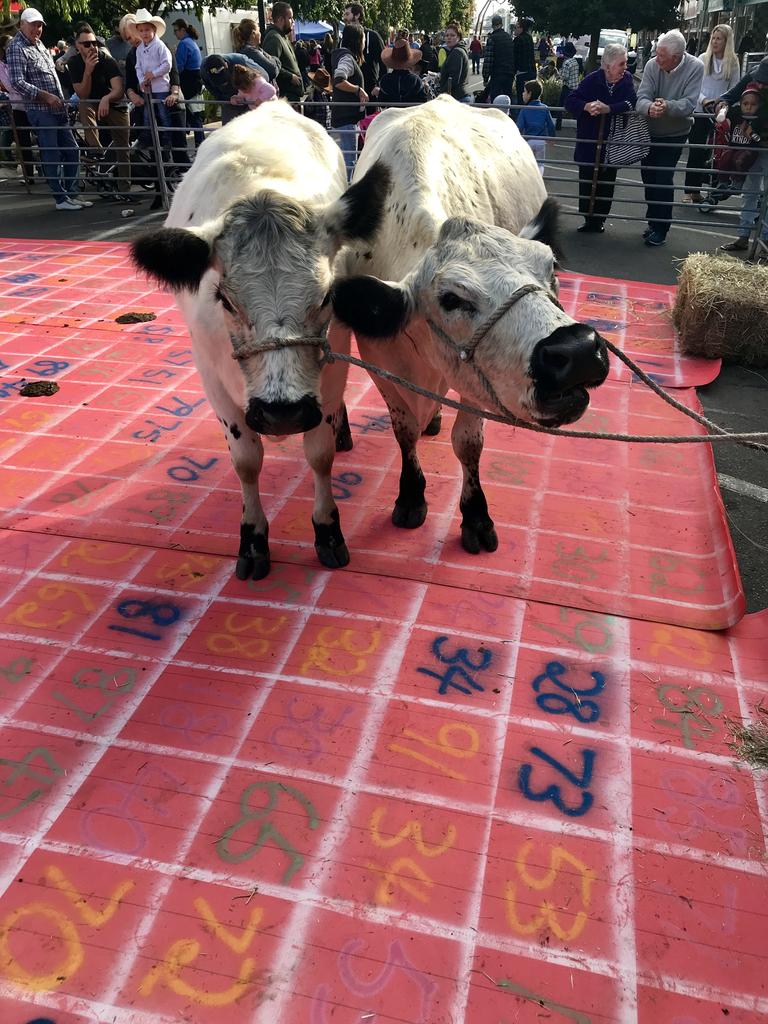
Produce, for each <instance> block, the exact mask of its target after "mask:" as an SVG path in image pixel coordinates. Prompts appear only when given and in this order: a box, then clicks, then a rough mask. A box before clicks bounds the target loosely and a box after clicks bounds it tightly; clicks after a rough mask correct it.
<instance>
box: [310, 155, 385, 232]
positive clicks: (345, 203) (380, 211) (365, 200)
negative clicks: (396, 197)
mask: <svg viewBox="0 0 768 1024" xmlns="http://www.w3.org/2000/svg"><path fill="white" fill-rule="evenodd" d="M390 186H391V175H390V173H389V168H388V167H387V166H386V164H384V163H382V162H381V161H380V160H377V161H376V163H375V164H374V165H373V167H371V168H370V169H369V170H368V171H367V172H366V173H365V174H364V175H363V177H362V178H361V179H360V181H356V182H355V184H354V185H350V186H349V188H348V189H347V191H346V192H345V193H344V195H343V196H342V197H341V198H340V199H338V200H337V201H336V202H335V203H333V204H332V205H331V207H330V208H329V209H328V210H327V211H326V223H327V226H328V231H329V233H330V234H331V235H332V236H333V237H334V238H336V239H337V240H338V241H339V243H343V242H352V241H355V240H356V239H359V240H360V241H362V242H367V241H369V240H370V239H371V238H373V236H374V235H375V234H376V232H377V231H378V229H379V226H380V224H381V222H382V220H383V219H384V205H385V203H386V201H387V196H388V195H389V189H390Z"/></svg>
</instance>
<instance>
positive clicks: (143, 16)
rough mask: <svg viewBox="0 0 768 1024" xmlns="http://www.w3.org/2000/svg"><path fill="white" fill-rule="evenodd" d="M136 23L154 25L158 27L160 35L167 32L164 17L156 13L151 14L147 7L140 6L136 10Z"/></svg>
mask: <svg viewBox="0 0 768 1024" xmlns="http://www.w3.org/2000/svg"><path fill="white" fill-rule="evenodd" d="M135 24H136V25H154V26H155V28H156V29H157V34H158V35H159V36H161V35H163V33H164V32H165V22H164V21H163V19H162V18H158V17H157V15H156V14H150V13H149V11H148V10H147V9H146V7H140V8H139V9H138V11H136V21H135Z"/></svg>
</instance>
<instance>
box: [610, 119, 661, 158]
mask: <svg viewBox="0 0 768 1024" xmlns="http://www.w3.org/2000/svg"><path fill="white" fill-rule="evenodd" d="M650 148H651V133H650V132H649V131H648V122H647V121H646V119H645V118H644V117H640V115H638V114H635V115H630V114H617V115H615V116H614V118H613V120H612V122H611V130H610V131H609V132H608V139H607V140H606V144H605V162H606V163H607V164H611V165H612V166H613V167H628V166H630V165H631V164H638V163H640V161H641V160H642V159H643V158H644V157H646V156H647V155H648V152H649V150H650Z"/></svg>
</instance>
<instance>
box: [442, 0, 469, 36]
mask: <svg viewBox="0 0 768 1024" xmlns="http://www.w3.org/2000/svg"><path fill="white" fill-rule="evenodd" d="M474 10H475V4H474V0H449V3H448V19H447V21H455V22H457V23H458V24H459V25H461V27H462V29H463V30H464V32H465V33H467V32H470V31H471V29H472V15H473V13H474Z"/></svg>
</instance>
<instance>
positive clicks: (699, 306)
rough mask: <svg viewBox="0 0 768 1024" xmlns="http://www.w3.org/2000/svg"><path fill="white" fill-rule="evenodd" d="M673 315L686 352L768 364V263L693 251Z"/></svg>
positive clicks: (747, 363)
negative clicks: (762, 264)
mask: <svg viewBox="0 0 768 1024" xmlns="http://www.w3.org/2000/svg"><path fill="white" fill-rule="evenodd" d="M672 320H673V322H674V325H675V327H676V328H677V332H678V334H679V335H680V343H681V348H682V350H683V352H684V353H685V354H686V355H690V356H706V357H707V358H709V359H723V360H725V361H726V362H731V363H742V364H743V365H744V366H768V339H766V324H767V323H768V267H763V266H759V265H758V266H755V265H754V264H752V263H744V262H742V261H741V260H737V259H734V258H733V257H731V256H713V255H711V254H710V253H704V252H695V253H692V254H691V255H690V256H689V257H688V258H687V259H686V260H684V261H683V265H682V269H681V271H680V278H679V281H678V287H677V300H676V302H675V306H674V308H673V310H672Z"/></svg>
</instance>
